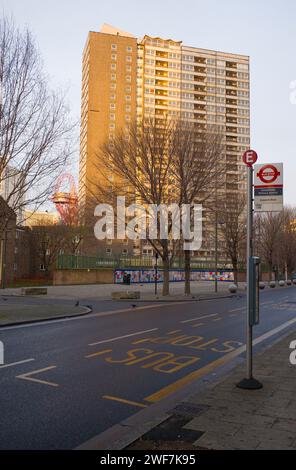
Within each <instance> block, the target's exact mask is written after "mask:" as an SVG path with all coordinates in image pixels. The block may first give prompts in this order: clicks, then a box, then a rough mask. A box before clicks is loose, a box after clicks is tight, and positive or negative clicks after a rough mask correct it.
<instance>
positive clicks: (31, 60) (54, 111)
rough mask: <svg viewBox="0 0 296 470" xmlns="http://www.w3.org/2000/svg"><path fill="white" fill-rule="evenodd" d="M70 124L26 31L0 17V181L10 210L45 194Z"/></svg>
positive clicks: (63, 154)
mask: <svg viewBox="0 0 296 470" xmlns="http://www.w3.org/2000/svg"><path fill="white" fill-rule="evenodd" d="M73 129H74V126H73V124H72V123H71V122H70V119H69V112H68V109H67V107H66V104H65V99H64V96H63V94H62V93H60V92H58V93H56V92H53V91H51V90H49V88H48V79H47V77H46V76H45V74H44V73H43V71H42V62H41V58H40V54H39V52H38V49H37V47H36V45H35V42H34V40H33V37H32V35H31V33H30V32H29V31H28V30H24V31H20V30H19V29H18V28H17V27H16V26H15V24H14V22H13V20H9V19H7V18H5V17H4V18H2V19H0V185H1V191H2V194H3V196H4V198H5V199H6V201H7V203H8V205H9V206H10V207H11V208H12V209H13V210H14V211H15V212H17V213H20V212H21V211H22V209H24V208H25V207H26V206H28V207H30V208H31V209H33V210H35V209H36V208H38V207H39V206H40V205H41V204H42V203H43V202H44V201H46V200H48V199H49V196H50V194H51V192H52V188H53V186H54V182H55V180H56V178H57V175H58V174H59V173H60V172H61V170H62V169H63V168H64V167H65V165H66V163H67V160H68V157H69V155H70V154H71V148H73V142H72V138H73V133H72V131H73Z"/></svg>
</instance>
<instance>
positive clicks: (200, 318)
mask: <svg viewBox="0 0 296 470" xmlns="http://www.w3.org/2000/svg"><path fill="white" fill-rule="evenodd" d="M217 315H219V314H218V313H212V314H211V315H204V316H203V317H195V318H191V319H190V320H183V321H180V323H190V322H191V321H196V320H202V319H203V318H210V317H216V316H217Z"/></svg>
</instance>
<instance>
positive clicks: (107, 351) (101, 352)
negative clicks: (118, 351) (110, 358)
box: [84, 349, 112, 359]
mask: <svg viewBox="0 0 296 470" xmlns="http://www.w3.org/2000/svg"><path fill="white" fill-rule="evenodd" d="M110 352H112V349H104V350H103V351H98V352H95V353H93V354H89V355H88V356H84V357H85V359H90V358H91V357H96V356H102V355H103V354H107V353H110Z"/></svg>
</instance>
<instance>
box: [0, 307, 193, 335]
mask: <svg viewBox="0 0 296 470" xmlns="http://www.w3.org/2000/svg"><path fill="white" fill-rule="evenodd" d="M134 302H137V301H136V300H135V301H134ZM147 302H149V301H147ZM193 303H196V300H192V301H191V300H184V301H180V302H165V303H164V302H162V303H157V304H148V305H141V306H138V307H136V308H132V307H129V308H121V309H117V310H106V311H104V312H94V313H88V314H85V315H80V316H73V317H67V318H55V319H52V320H44V321H40V322H34V323H25V324H24V325H12V326H3V329H2V331H3V332H5V331H8V330H17V329H19V328H32V327H36V326H46V325H50V324H54V323H61V322H69V321H82V320H89V319H90V318H100V317H108V316H111V315H116V314H118V313H129V312H134V313H135V312H138V311H140V310H151V309H154V308H159V307H170V306H172V305H173V306H175V305H183V304H193Z"/></svg>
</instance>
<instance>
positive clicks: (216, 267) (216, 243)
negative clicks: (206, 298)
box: [215, 210, 218, 292]
mask: <svg viewBox="0 0 296 470" xmlns="http://www.w3.org/2000/svg"><path fill="white" fill-rule="evenodd" d="M215 292H218V214H217V210H216V211H215Z"/></svg>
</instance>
